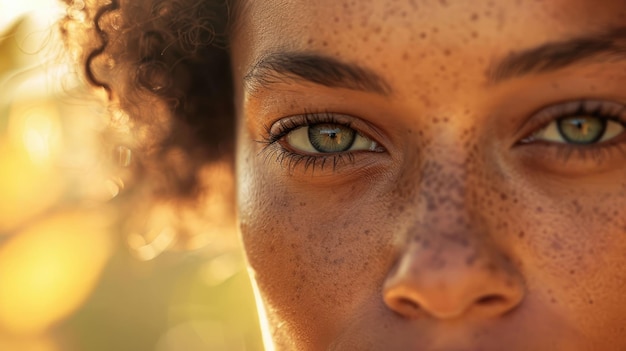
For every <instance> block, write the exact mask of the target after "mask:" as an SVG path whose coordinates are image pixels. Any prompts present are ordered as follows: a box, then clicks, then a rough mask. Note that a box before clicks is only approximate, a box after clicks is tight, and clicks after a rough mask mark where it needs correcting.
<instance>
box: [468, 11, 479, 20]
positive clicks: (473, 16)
mask: <svg viewBox="0 0 626 351" xmlns="http://www.w3.org/2000/svg"><path fill="white" fill-rule="evenodd" d="M478 17H479V16H478V14H477V13H472V17H470V18H471V20H472V21H476V20H478Z"/></svg>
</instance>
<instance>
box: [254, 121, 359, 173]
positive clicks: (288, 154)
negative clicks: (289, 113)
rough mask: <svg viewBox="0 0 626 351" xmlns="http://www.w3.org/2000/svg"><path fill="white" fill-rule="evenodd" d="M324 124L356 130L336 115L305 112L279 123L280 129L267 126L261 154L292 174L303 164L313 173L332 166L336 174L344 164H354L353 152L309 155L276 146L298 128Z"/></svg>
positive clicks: (305, 168)
mask: <svg viewBox="0 0 626 351" xmlns="http://www.w3.org/2000/svg"><path fill="white" fill-rule="evenodd" d="M323 123H328V124H337V125H340V126H344V127H347V128H351V129H354V128H353V127H352V124H351V123H349V122H346V121H341V120H339V119H338V118H337V115H336V114H334V113H331V112H327V111H325V112H321V113H314V112H305V113H303V114H302V115H300V116H294V117H292V118H289V119H283V120H280V121H278V127H273V126H265V137H264V138H263V140H261V141H259V142H260V143H262V144H265V147H264V148H263V149H262V151H261V153H264V154H265V160H266V161H267V160H269V159H272V158H273V159H275V160H276V161H277V162H278V163H279V164H280V165H283V166H285V165H286V166H287V168H288V169H289V171H290V172H291V171H293V170H294V169H295V168H296V167H297V166H298V165H301V164H304V170H305V171H307V170H308V169H311V170H312V171H313V172H315V169H316V168H317V167H319V168H321V169H324V167H326V166H327V165H332V169H333V172H334V171H335V170H336V169H337V167H338V166H340V165H342V164H346V163H347V164H352V163H354V157H355V156H354V153H353V152H343V153H329V154H327V155H307V154H301V153H297V152H294V151H292V150H289V149H288V148H286V147H284V146H283V145H276V144H277V143H280V141H281V140H282V139H283V138H284V137H285V136H287V135H288V134H289V133H291V132H292V131H294V130H296V129H298V128H301V127H306V126H312V125H315V124H323ZM274 128H278V131H277V132H276V131H273V130H272V129H274Z"/></svg>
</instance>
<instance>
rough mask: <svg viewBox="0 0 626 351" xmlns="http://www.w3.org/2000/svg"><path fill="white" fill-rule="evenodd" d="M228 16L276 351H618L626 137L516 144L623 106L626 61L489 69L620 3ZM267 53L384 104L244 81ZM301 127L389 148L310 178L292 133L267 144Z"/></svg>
mask: <svg viewBox="0 0 626 351" xmlns="http://www.w3.org/2000/svg"><path fill="white" fill-rule="evenodd" d="M238 16H239V17H238V21H239V22H238V24H239V25H238V26H237V27H236V31H235V34H234V36H233V39H232V44H233V45H232V57H233V58H232V60H233V67H234V71H233V75H234V79H235V87H236V105H237V109H238V112H237V113H238V121H239V127H238V139H237V146H238V151H237V172H238V175H237V177H238V179H237V181H238V201H239V218H240V225H241V234H242V238H243V243H244V246H245V250H246V254H247V258H248V261H249V265H250V272H251V276H252V280H253V283H254V284H255V286H256V287H257V288H258V291H259V293H260V296H261V302H262V307H263V308H264V309H265V310H266V312H267V321H268V323H269V326H270V328H269V330H270V336H271V338H272V343H273V345H274V346H275V347H276V348H277V349H279V350H325V349H331V350H450V351H452V350H454V351H458V350H504V349H506V350H568V351H571V350H624V349H626V329H625V328H626V303H624V301H623V296H624V294H625V293H626V270H625V269H624V267H626V254H624V253H626V136H625V135H624V133H623V132H621V134H619V135H618V136H617V137H616V138H615V139H612V141H611V142H610V143H609V142H605V143H604V144H597V145H593V146H591V145H587V146H581V145H567V144H563V143H557V142H550V141H548V142H546V141H543V142H541V141H534V142H529V143H521V142H520V141H521V140H523V139H524V138H525V137H528V136H529V135H530V134H532V133H533V132H536V131H537V130H541V129H542V127H544V126H545V125H546V124H548V123H550V120H540V119H541V118H540V117H538V114H537V112H538V111H541V110H542V109H544V108H546V107H550V106H553V105H557V104H560V103H563V102H568V101H577V100H581V99H596V100H602V101H610V102H614V103H626V90H624V89H623V86H624V82H625V81H626V58H625V57H621V58H613V59H594V60H586V61H583V62H576V63H574V64H572V65H568V66H567V67H562V68H560V69H556V70H551V71H548V72H530V73H528V74H524V75H520V76H515V77H509V78H508V79H504V80H501V81H498V82H493V79H492V76H490V73H489V72H490V68H491V67H493V64H494V62H499V61H501V60H502V59H503V58H504V57H507V55H509V54H511V53H513V52H519V51H520V50H527V49H532V48H536V47H538V46H541V45H543V44H546V43H551V42H558V41H563V40H567V39H570V38H572V37H579V36H585V35H594V33H600V32H602V31H605V30H607V29H608V28H615V27H619V26H623V25H625V24H626V22H624V18H626V17H625V16H626V5H624V3H623V2H622V1H597V0H596V1H591V0H589V1H587V0H584V1H583V0H550V1H528V0H526V1H523V0H517V1H513V0H511V1H507V0H501V1H498V0H474V1H471V2H470V1H453V0H448V1H446V0H441V1H426V0H424V1H421V0H415V1H399V0H396V1H392V0H379V1H335V0H319V1H304V0H264V1H249V2H248V3H247V4H245V6H242V7H241V9H240V12H239V14H238ZM277 51H290V52H308V53H316V54H321V55H324V56H326V57H331V58H334V59H337V60H341V61H342V62H349V63H354V64H358V65H360V66H361V67H365V68H367V69H368V70H371V71H373V72H375V73H376V74H377V75H379V76H380V77H382V79H384V81H385V82H386V83H387V84H388V86H387V88H388V91H387V93H380V92H365V91H360V90H358V89H349V88H346V87H328V86H324V85H322V84H315V83H311V82H307V81H304V80H300V79H290V78H285V79H279V80H277V82H275V83H267V82H264V83H263V82H261V83H258V84H252V83H250V82H249V81H248V80H247V79H246V78H245V77H247V76H248V77H249V73H250V72H251V71H252V69H253V67H255V65H256V64H257V63H258V62H259V61H260V60H262V59H263V58H264V57H266V56H267V55H268V53H271V52H277ZM253 83H254V82H253ZM306 112H309V113H315V112H329V113H337V114H341V115H347V116H349V117H346V119H349V121H350V125H351V127H352V128H354V129H356V130H358V131H359V132H360V133H362V134H363V135H365V136H367V137H369V138H370V139H372V140H374V141H376V142H377V144H378V145H379V146H380V147H381V148H382V149H381V150H378V151H354V152H347V153H344V154H342V155H343V158H340V159H339V161H338V162H337V165H336V167H332V166H328V165H329V164H332V163H333V158H334V157H337V155H336V154H333V155H326V157H327V163H325V164H324V166H322V164H321V161H320V160H321V158H318V159H314V161H312V162H313V166H311V165H309V167H306V166H305V163H304V162H300V163H297V162H293V161H290V160H291V159H289V158H288V157H284V154H283V153H282V150H283V149H288V150H290V151H292V152H294V150H293V149H290V147H291V146H290V145H289V144H288V143H287V142H286V141H285V139H284V138H283V139H281V140H278V141H277V142H274V143H271V144H270V145H268V144H267V143H263V142H259V141H262V140H266V139H267V134H268V127H271V126H273V125H276V123H277V122H278V121H281V120H283V119H284V118H288V117H290V116H295V115H301V114H303V113H306ZM622 115H623V113H622ZM557 117H558V116H554V118H557ZM554 118H552V119H554ZM609 144H610V146H608V145H609ZM347 154H350V157H347V156H346V155H347ZM281 155H283V156H281ZM309 156H312V155H309ZM313 156H318V157H319V156H320V155H313Z"/></svg>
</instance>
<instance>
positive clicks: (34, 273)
mask: <svg viewBox="0 0 626 351" xmlns="http://www.w3.org/2000/svg"><path fill="white" fill-rule="evenodd" d="M0 2H1V0H0ZM27 2H28V1H27ZM38 2H41V3H46V4H48V3H52V0H39V1H38ZM6 5H7V3H4V4H2V3H0V8H1V9H2V10H3V11H4V10H7V9H9V8H10V7H7V6H6ZM48 5H49V4H48ZM33 6H34V5H33V4H31V7H33ZM44 12H45V13H44V14H41V13H39V14H35V13H28V14H25V15H23V16H22V17H16V18H15V19H14V20H12V21H10V22H8V23H9V25H8V27H6V28H5V29H3V28H1V27H0V33H1V34H0V200H1V201H0V350H3V351H4V350H7V351H61V350H62V351H105V350H107V351H109V350H116V351H124V350H129V351H130V350H133V351H143V350H146V351H151V350H154V351H175V350H176V351H183V350H184V351H195V350H228V351H239V350H241V351H243V350H261V349H262V347H261V340H260V333H259V326H258V321H257V317H256V310H255V306H254V299H253V297H252V293H251V288H250V283H249V280H248V278H247V275H246V272H245V264H244V260H243V256H242V253H241V250H240V248H239V247H238V246H237V245H238V244H237V243H238V241H237V239H236V234H235V231H234V225H233V224H234V218H233V217H232V210H231V209H230V207H229V206H230V205H229V204H227V203H225V202H223V201H222V198H221V197H219V196H213V197H207V202H208V203H207V206H206V207H207V209H208V210H209V211H210V212H211V213H210V214H211V215H209V218H211V217H219V218H222V219H224V220H223V221H221V222H219V225H215V226H214V227H212V228H205V230H203V231H202V232H199V233H198V235H197V236H195V237H193V238H191V239H193V240H191V239H190V240H187V243H186V244H185V245H182V246H181V245H176V242H177V237H176V234H175V233H173V232H172V231H171V230H170V229H169V228H167V227H162V228H157V229H155V230H151V231H148V232H147V233H143V234H140V233H124V232H121V231H120V230H119V229H118V228H119V227H118V226H117V224H116V223H117V216H118V211H119V209H118V208H117V207H116V205H115V203H114V200H115V198H116V196H117V195H118V194H119V193H120V192H121V191H123V182H122V181H121V180H119V179H117V178H116V177H114V176H113V175H112V173H111V172H110V169H109V168H108V166H107V164H106V162H103V161H102V160H101V159H100V158H99V157H100V152H101V150H99V143H98V140H99V138H100V137H101V132H102V131H103V129H104V124H105V122H104V121H105V119H104V118H102V116H103V115H104V114H106V107H105V106H103V105H102V104H101V103H98V101H97V100H96V99H95V98H93V96H91V95H89V92H88V91H87V90H86V88H85V87H84V86H83V85H82V84H80V80H78V79H77V78H76V75H75V74H74V73H73V69H72V68H71V66H70V65H68V64H67V63H64V62H63V61H62V60H61V59H60V57H61V56H62V55H60V52H61V50H62V45H61V44H60V43H59V42H58V38H57V36H56V32H55V28H54V21H55V20H56V19H57V18H58V17H57V18H54V16H58V15H59V14H62V13H63V12H62V9H59V11H57V12H54V11H52V12H50V11H44ZM5 18H8V17H7V14H6V13H4V17H3V19H5ZM42 19H43V20H42ZM3 24H4V23H0V25H3ZM211 172H212V173H211ZM220 172H221V173H220ZM209 173H210V174H209V175H208V176H213V177H221V178H220V179H222V178H223V179H224V182H225V183H229V182H230V183H229V184H227V185H228V186H225V188H229V187H230V188H232V177H231V175H230V174H228V173H224V172H223V171H220V168H219V167H216V168H215V169H214V170H210V172H209ZM216 179H217V178H216ZM158 215H159V214H157V217H158ZM207 225H208V226H210V224H207Z"/></svg>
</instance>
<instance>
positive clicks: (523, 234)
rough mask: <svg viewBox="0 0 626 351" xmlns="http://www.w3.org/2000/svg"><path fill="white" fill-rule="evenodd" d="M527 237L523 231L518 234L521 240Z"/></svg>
mask: <svg viewBox="0 0 626 351" xmlns="http://www.w3.org/2000/svg"><path fill="white" fill-rule="evenodd" d="M525 235H526V233H524V231H521V232H519V233H518V234H517V237H518V238H520V239H521V238H523V237H524V236H525Z"/></svg>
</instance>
